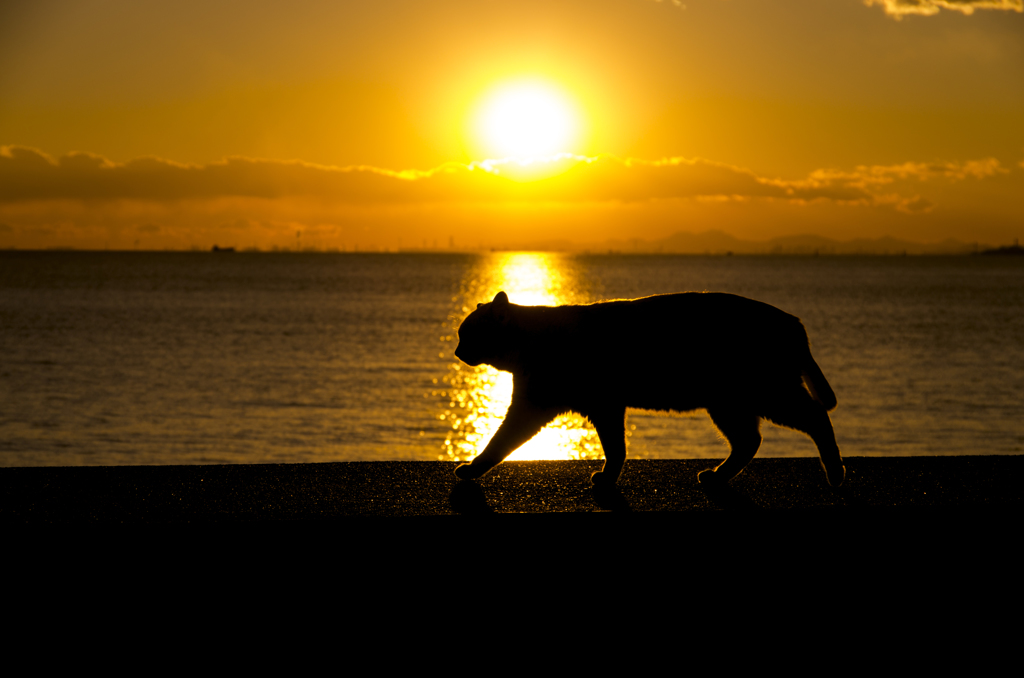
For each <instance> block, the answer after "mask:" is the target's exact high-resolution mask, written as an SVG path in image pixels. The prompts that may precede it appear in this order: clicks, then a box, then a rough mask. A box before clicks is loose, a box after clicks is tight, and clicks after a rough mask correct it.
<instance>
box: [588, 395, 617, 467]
mask: <svg viewBox="0 0 1024 678" xmlns="http://www.w3.org/2000/svg"><path fill="white" fill-rule="evenodd" d="M587 418H588V419H590V423H592V424H593V425H594V428H596V429H597V437H598V438H600V439H601V447H602V448H603V449H604V467H603V468H602V469H601V470H600V471H597V472H595V473H592V474H591V475H590V480H591V482H592V483H594V485H599V486H600V485H606V486H611V485H614V484H615V482H616V481H617V480H618V479H619V475H620V474H621V473H622V467H623V466H624V465H625V464H626V408H625V407H614V408H609V409H608V410H603V411H601V412H595V413H590V414H589V415H588V417H587Z"/></svg>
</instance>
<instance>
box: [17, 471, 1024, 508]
mask: <svg viewBox="0 0 1024 678" xmlns="http://www.w3.org/2000/svg"><path fill="white" fill-rule="evenodd" d="M711 465H713V464H712V463H711V462H708V461H706V460H705V461H699V460H660V461H655V460H631V461H629V462H627V464H626V470H625V471H624V472H623V475H622V477H621V478H620V480H619V488H618V491H615V492H609V493H604V494H602V493H599V492H595V490H594V489H593V488H592V487H591V484H590V480H589V477H590V474H591V472H593V471H595V470H597V469H599V468H600V466H601V462H599V461H598V462H589V461H528V462H506V463H504V464H502V465H501V466H499V467H497V468H496V469H495V470H494V471H492V472H491V473H490V474H489V475H488V476H486V477H485V478H483V479H481V480H479V481H475V482H471V481H462V482H460V481H459V480H458V479H457V478H455V477H454V475H453V474H452V471H453V469H454V468H455V464H454V463H447V462H339V463H327V464H254V465H215V466H121V467H59V468H46V467H42V468H0V521H2V522H3V523H5V524H7V525H12V524H21V525H32V524H75V525H102V524H127V525H133V524H134V525H171V524H199V525H203V524H207V525H209V524H220V525H230V524H250V525H251V524H269V523H282V524H285V523H295V522H302V523H319V522H330V523H335V524H339V525H357V524H360V523H366V522H372V523H374V524H380V525H384V524H400V523H402V522H403V521H405V522H410V521H411V522H421V523H426V522H437V521H438V520H440V521H441V522H443V521H446V520H447V521H457V520H459V516H462V517H468V518H473V519H481V518H485V517H489V519H491V520H493V521H504V522H510V521H512V520H515V518H513V515H517V516H519V520H520V521H522V522H532V523H534V524H537V525H548V524H559V523H561V522H574V523H579V524H588V523H590V522H594V521H602V520H603V521H605V522H609V521H611V520H631V521H633V522H636V523H639V522H642V521H652V520H659V521H682V522H685V523H692V524H701V523H707V522H709V521H711V522H713V521H715V520H716V519H722V518H724V517H727V516H728V517H730V518H735V517H738V516H745V517H746V518H747V519H770V520H775V521H781V522H784V521H787V520H794V519H798V518H799V517H801V516H802V517H806V518H811V517H829V518H832V519H836V520H840V519H841V520H850V521H857V520H865V521H870V520H873V519H883V520H889V519H897V518H898V517H901V516H913V517H916V518H917V519H919V520H922V521H929V520H943V519H945V518H947V517H950V516H956V515H977V516H985V517H986V518H988V519H991V520H997V521H998V520H1003V519H1004V518H1010V517H1013V519H1016V518H1018V517H1020V516H1021V515H1022V508H1024V492H1022V490H1021V486H1020V483H1019V482H1018V479H1019V478H1020V475H1021V471H1024V456H971V457H967V456H964V457H901V458H888V459H880V458H867V457H850V458H848V459H847V460H846V467H847V479H846V482H845V484H844V485H843V487H842V488H840V489H838V490H833V489H832V488H830V487H828V485H827V484H826V483H825V476H824V472H823V471H822V469H821V467H820V465H819V463H818V461H817V459H807V458H802V459H755V460H754V461H753V462H752V463H751V464H750V465H749V466H748V467H747V469H746V470H745V471H744V473H743V474H741V475H740V476H739V477H737V478H735V479H734V480H733V481H732V483H731V487H730V488H729V489H728V490H727V491H724V492H720V493H715V494H709V493H707V492H705V491H703V489H702V488H701V486H700V485H699V484H698V482H697V472H698V471H700V470H702V469H704V468H708V467H709V466H711ZM509 514H512V515H509ZM385 521H386V522H385Z"/></svg>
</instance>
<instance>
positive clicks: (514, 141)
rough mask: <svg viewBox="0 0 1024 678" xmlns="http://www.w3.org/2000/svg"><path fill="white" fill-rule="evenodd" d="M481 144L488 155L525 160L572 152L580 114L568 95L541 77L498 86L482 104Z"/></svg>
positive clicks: (479, 113)
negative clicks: (541, 79) (542, 80)
mask: <svg viewBox="0 0 1024 678" xmlns="http://www.w3.org/2000/svg"><path fill="white" fill-rule="evenodd" d="M475 128H476V129H475V136H476V137H477V144H478V145H479V147H480V148H481V150H483V151H484V153H486V154H487V157H488V158H494V159H498V158H511V159H517V160H525V159H530V158H541V157H549V156H552V155H555V154H558V153H572V152H574V151H575V150H576V149H575V148H573V146H574V144H576V143H578V140H579V128H580V123H579V116H578V115H577V113H576V109H575V106H574V105H573V104H572V101H571V100H570V98H569V97H568V96H566V95H565V94H564V93H563V92H562V91H560V90H559V89H558V88H557V87H555V86H553V85H550V84H548V83H545V82H541V81H518V82H511V83H505V84H503V85H500V86H498V87H495V88H494V89H493V90H492V91H491V92H489V93H488V95H486V96H485V97H484V98H483V100H482V103H481V105H480V106H479V108H478V111H477V114H476V120H475Z"/></svg>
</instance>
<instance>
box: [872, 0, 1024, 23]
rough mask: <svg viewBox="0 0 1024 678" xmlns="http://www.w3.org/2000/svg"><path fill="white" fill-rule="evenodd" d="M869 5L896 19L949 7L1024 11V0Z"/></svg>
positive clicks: (879, 1) (881, 0)
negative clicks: (881, 9)
mask: <svg viewBox="0 0 1024 678" xmlns="http://www.w3.org/2000/svg"><path fill="white" fill-rule="evenodd" d="M864 4H865V5H867V6H868V7H871V6H872V5H881V6H882V7H883V8H885V13H886V14H888V15H889V16H891V17H893V18H895V19H902V18H903V17H904V16H906V15H908V14H916V15H918V16H933V15H935V14H938V13H939V10H943V9H948V10H952V11H954V12H960V13H961V14H967V15H970V14H974V10H976V9H999V10H1004V11H1012V12H1024V0H864Z"/></svg>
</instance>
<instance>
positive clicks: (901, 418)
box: [0, 251, 1024, 466]
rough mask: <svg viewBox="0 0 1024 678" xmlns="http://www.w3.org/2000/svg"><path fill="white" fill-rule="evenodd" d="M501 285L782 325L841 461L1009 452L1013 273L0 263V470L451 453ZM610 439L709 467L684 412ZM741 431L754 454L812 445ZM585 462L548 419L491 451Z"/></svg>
mask: <svg viewBox="0 0 1024 678" xmlns="http://www.w3.org/2000/svg"><path fill="white" fill-rule="evenodd" d="M499 290H505V291H506V292H508V294H509V296H510V297H511V299H512V301H513V302H515V303H521V304H558V303H585V302H591V301H598V300H601V299H611V298H631V297H638V296H645V295H650V294H660V293H667V292H678V291H685V290H709V291H723V292H732V293H736V294H741V295H744V296H748V297H752V298H755V299H759V300H761V301H765V302H768V303H770V304H773V305H775V306H778V307H779V308H781V309H783V310H785V311H787V312H789V313H792V314H794V315H797V316H799V317H800V318H801V319H802V320H803V322H804V325H805V327H806V328H807V331H808V335H809V336H810V338H811V343H812V351H813V353H814V356H815V359H816V360H817V362H818V364H819V365H820V366H821V368H822V370H823V371H824V373H825V375H826V376H827V377H828V379H829V381H830V383H831V384H832V386H833V389H834V390H835V392H836V394H837V396H838V399H839V407H838V408H837V409H836V410H835V411H834V412H832V413H831V416H832V421H833V424H834V426H835V430H836V437H837V439H838V441H839V444H840V447H841V448H842V450H843V453H844V454H847V455H866V456H879V455H894V456H895V455H945V454H1019V453H1021V452H1024V423H1022V422H1024V261H1021V260H1019V259H1013V258H997V257H991V258H990V257H852V256H836V257H796V256H794V257H784V256H778V257H769V256H732V257H724V256H652V255H648V256H643V255H638V256H627V255H585V256H584V255H579V256H574V255H558V254H540V253H491V254H413V253H409V254H404V253H399V254H370V253H236V254H214V253H206V252H202V253H200V252H195V253H192V252H190V253H177V252H168V253H156V252H138V253H136V252H20V251H6V252H0V465H3V466H43V465H110V464H200V463H257V462H315V461H344V460H375V459H380V460H394V459H404V460H416V459H422V460H436V459H466V458H469V457H472V456H473V454H475V452H476V451H477V450H478V449H480V448H481V446H482V445H483V444H484V443H486V440H487V439H488V438H489V437H490V435H491V434H492V433H493V431H494V429H495V428H496V427H497V425H498V424H499V423H500V421H501V417H502V416H503V414H504V411H505V408H506V407H507V405H508V399H509V397H510V394H511V380H510V378H509V377H508V375H506V374H503V373H499V372H497V371H495V370H493V369H492V368H487V367H481V368H470V367H467V366H465V365H462V364H460V363H459V361H458V360H457V359H456V358H454V356H453V351H454V349H455V346H456V345H457V336H456V328H457V327H458V323H459V321H460V320H461V319H462V318H463V317H464V316H465V315H466V313H468V312H469V310H470V309H472V308H475V305H476V303H477V302H481V301H489V300H490V299H491V298H492V297H493V296H494V294H495V293H496V292H497V291H499ZM695 331H699V328H695ZM695 359H696V358H695ZM635 369H637V370H657V369H658V364H657V356H637V357H636V363H635ZM628 429H629V435H630V442H629V453H630V456H631V457H634V458H645V457H646V458H694V457H701V458H709V459H720V458H722V457H724V456H725V454H726V453H727V447H726V445H725V443H724V442H722V441H721V440H720V439H719V437H718V436H717V434H716V432H715V430H714V428H713V427H712V426H711V423H710V420H709V419H708V418H707V415H706V414H705V413H703V412H696V413H689V414H686V415H683V416H664V415H656V414H651V413H643V412H631V413H630V415H629V420H628ZM762 433H763V435H764V442H763V444H762V447H761V451H760V452H759V454H760V455H761V456H813V455H815V454H816V452H815V449H814V446H813V444H812V443H811V442H810V440H809V439H807V438H806V437H805V436H803V435H802V434H799V433H796V432H793V431H788V430H784V429H780V428H777V427H774V426H772V425H770V424H765V425H764V426H763V427H762ZM600 456H601V449H600V445H599V443H598V441H597V436H596V433H595V432H594V431H593V429H592V428H591V427H590V426H589V425H588V424H587V423H586V422H585V421H583V420H582V419H580V418H579V417H577V416H574V415H567V416H565V417H561V418H559V419H558V420H556V421H555V422H554V423H553V424H552V425H551V426H549V427H548V428H547V429H545V430H544V431H542V433H541V434H539V435H538V436H537V437H536V438H535V439H534V440H533V441H531V442H530V443H529V444H527V445H526V446H524V447H523V448H521V449H520V450H519V451H518V452H517V453H516V454H515V455H514V457H513V458H563V459H564V458H598V457H600Z"/></svg>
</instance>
